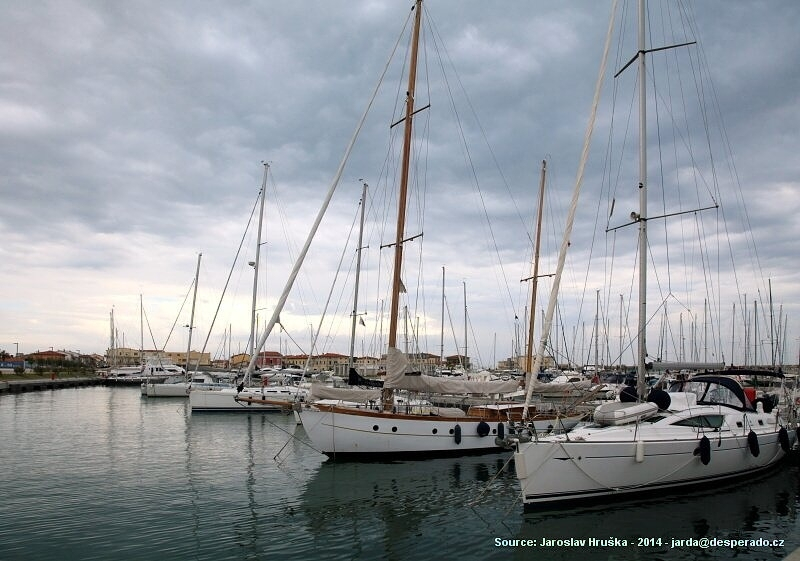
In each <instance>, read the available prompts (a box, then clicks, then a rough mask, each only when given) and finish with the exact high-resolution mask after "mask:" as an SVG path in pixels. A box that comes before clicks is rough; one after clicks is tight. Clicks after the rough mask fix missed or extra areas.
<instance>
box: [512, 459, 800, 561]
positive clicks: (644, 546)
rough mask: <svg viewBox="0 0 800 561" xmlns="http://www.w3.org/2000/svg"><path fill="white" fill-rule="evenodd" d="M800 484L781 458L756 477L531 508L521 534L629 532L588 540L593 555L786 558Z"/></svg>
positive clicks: (554, 553)
mask: <svg viewBox="0 0 800 561" xmlns="http://www.w3.org/2000/svg"><path fill="white" fill-rule="evenodd" d="M798 492H799V489H798V469H797V468H796V467H789V466H784V467H783V468H781V469H778V470H777V471H773V472H771V473H770V474H767V475H763V476H761V477H759V478H757V479H755V480H750V481H745V482H739V483H735V484H730V485H726V486H724V487H715V488H713V489H711V488H709V489H704V490H703V489H701V490H699V491H693V492H687V493H684V494H681V495H672V496H668V497H664V498H652V499H646V500H640V501H627V502H619V503H614V501H613V499H611V500H610V501H609V502H608V504H606V505H602V506H594V507H591V508H583V509H581V510H579V511H576V512H566V513H563V512H550V513H548V512H542V513H541V514H527V515H526V516H525V517H524V523H523V525H522V527H521V528H520V531H519V534H518V535H517V537H518V538H521V539H536V540H539V541H540V542H541V540H542V538H548V539H568V538H576V539H587V540H588V538H597V539H600V540H608V541H610V540H611V539H612V538H618V539H620V540H627V544H628V545H627V547H624V548H621V547H619V546H611V547H587V548H586V549H585V550H584V553H585V554H586V557H585V558H588V559H637V558H640V556H641V557H644V556H645V554H646V556H647V557H648V558H653V559H696V558H698V557H703V558H709V559H732V558H734V557H735V558H738V559H782V558H783V557H785V556H786V555H787V554H788V553H790V552H791V551H792V550H793V549H794V548H795V547H797V538H796V537H795V536H794V534H795V532H796V530H795V528H796V526H797V511H798ZM640 538H641V540H640ZM700 538H717V539H720V540H725V539H727V540H758V539H759V538H765V539H768V540H774V539H778V540H785V543H784V545H783V546H780V547H771V546H766V545H758V546H747V545H741V546H736V547H733V548H731V547H730V546H709V547H708V548H706V549H701V548H700V547H699V546H691V545H690V546H688V547H687V546H686V545H684V544H685V543H686V540H691V539H694V540H699V539H700ZM659 539H660V545H658V541H657V540H659ZM673 540H684V541H683V542H682V543H679V542H677V541H673ZM589 543H590V542H588V541H587V545H588V544H589ZM595 543H597V542H595ZM690 543H694V542H690ZM760 543H763V541H762V542H760ZM547 551H548V558H550V559H574V550H572V551H571V549H570V548H569V547H550V548H548V549H547Z"/></svg>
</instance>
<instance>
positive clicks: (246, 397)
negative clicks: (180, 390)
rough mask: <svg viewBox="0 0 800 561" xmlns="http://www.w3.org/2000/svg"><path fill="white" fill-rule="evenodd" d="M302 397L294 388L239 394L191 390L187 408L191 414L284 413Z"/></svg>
mask: <svg viewBox="0 0 800 561" xmlns="http://www.w3.org/2000/svg"><path fill="white" fill-rule="evenodd" d="M303 396H304V392H303V390H298V388H296V387H294V386H268V387H265V388H245V389H243V390H242V391H241V392H237V391H236V389H235V388H231V389H222V390H192V391H191V392H189V406H190V408H191V410H192V412H196V411H237V412H251V411H285V410H286V409H288V408H290V407H291V406H292V404H293V403H294V402H295V401H297V400H298V399H299V398H301V397H303ZM250 400H253V401H250ZM258 400H261V401H264V402H265V403H259V402H258Z"/></svg>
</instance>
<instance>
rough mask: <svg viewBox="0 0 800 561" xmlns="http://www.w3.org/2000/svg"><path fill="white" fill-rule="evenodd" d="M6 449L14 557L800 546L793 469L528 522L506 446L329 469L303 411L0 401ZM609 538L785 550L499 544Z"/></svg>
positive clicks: (142, 402)
mask: <svg viewBox="0 0 800 561" xmlns="http://www.w3.org/2000/svg"><path fill="white" fill-rule="evenodd" d="M293 435H294V436H295V438H293V437H292V436H293ZM0 441H2V443H3V444H2V448H1V449H0V489H2V491H3V500H2V501H0V559H2V560H3V561H9V560H11V561H16V560H24V561H27V560H29V559H37V560H42V561H50V560H53V561H55V560H59V561H61V560H63V559H82V560H83V559H88V560H91V559H98V560H100V559H103V560H104V559H114V560H115V561H127V560H141V559H165V560H173V559H174V560H179V561H182V560H184V559H185V560H189V559H191V560H201V561H205V560H209V561H211V560H213V561H218V560H225V559H231V560H241V559H248V560H264V561H273V560H274V559H281V560H284V559H285V560H292V559H314V560H315V561H316V560H318V559H336V560H339V559H359V560H362V559H390V560H397V561H414V560H416V559H424V560H428V559H431V558H439V557H442V558H447V559H450V558H458V559H459V560H471V559H480V560H484V559H497V560H503V559H530V558H534V559H545V560H549V559H577V558H580V559H620V560H622V559H644V558H647V559H650V558H655V559H694V558H697V557H706V558H712V559H730V558H734V557H735V558H736V559H748V560H750V559H781V558H782V557H783V556H784V555H786V554H787V553H788V552H790V551H792V550H793V549H794V548H795V547H797V546H798V539H797V538H795V537H794V536H795V535H796V534H798V532H797V529H798V521H797V506H798V492H799V491H798V473H799V471H798V468H797V467H792V468H786V469H783V470H781V471H779V472H776V473H773V474H772V475H769V476H766V477H763V478H761V479H760V480H758V481H757V482H752V483H748V484H738V485H735V486H729V487H727V488H725V489H722V490H719V489H718V490H707V491H700V492H694V493H692V494H691V495H682V496H680V497H669V498H664V499H661V500H656V499H649V500H647V501H642V502H625V503H622V502H618V503H616V502H612V503H610V504H609V505H607V506H604V507H593V508H590V509H586V508H584V509H580V510H570V511H564V512H551V513H542V514H528V515H523V513H522V506H521V504H520V502H519V500H518V495H519V490H518V489H519V486H518V483H517V480H516V478H515V476H514V471H513V463H512V464H507V462H508V460H509V459H510V456H509V455H508V454H506V453H503V454H490V455H487V456H473V457H466V458H449V459H437V460H426V461H413V462H393V463H370V464H364V463H331V462H327V461H325V457H324V456H322V455H321V454H318V453H317V452H315V451H313V450H312V449H311V448H310V447H309V445H308V444H307V438H306V436H305V432H304V431H303V429H302V427H298V426H296V425H295V423H294V420H293V418H292V417H291V416H283V415H281V414H263V413H257V414H237V413H232V414H225V413H222V414H210V415H191V413H190V412H189V411H188V407H187V404H186V403H185V401H181V400H177V401H176V400H148V399H145V398H142V397H141V395H140V393H139V391H138V388H83V389H75V390H58V391H51V392H41V393H30V394H18V395H6V396H0ZM613 537H616V538H621V539H628V540H633V539H634V538H636V537H651V538H654V537H661V538H662V540H671V539H672V538H676V539H686V538H699V537H717V538H740V537H742V538H758V537H767V538H770V539H773V538H776V539H786V540H787V544H786V547H784V548H772V549H771V548H763V547H762V548H758V547H743V548H739V549H736V550H735V551H733V550H730V549H727V550H726V549H721V548H716V549H714V548H710V549H707V550H704V551H702V552H698V551H697V550H694V549H687V548H675V549H670V547H669V544H668V543H667V544H666V545H664V542H663V541H662V545H661V546H654V547H648V548H644V549H643V548H637V547H631V546H628V547H625V548H619V547H615V548H610V547H606V548H601V547H584V548H580V551H576V549H575V548H574V547H572V548H568V547H561V548H558V547H547V548H542V547H537V550H536V551H531V550H530V549H527V548H517V547H504V546H503V543H508V540H515V539H516V540H519V539H537V540H539V539H542V538H548V539H565V538H567V539H568V538H576V539H580V538H586V539H588V538H598V539H608V538H613ZM502 540H506V542H503V541H502ZM498 542H499V543H498Z"/></svg>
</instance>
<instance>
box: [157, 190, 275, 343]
mask: <svg viewBox="0 0 800 561" xmlns="http://www.w3.org/2000/svg"><path fill="white" fill-rule="evenodd" d="M258 193H259V195H258V196H257V197H256V198H255V201H253V208H252V209H250V217H249V218H248V219H247V225H246V226H245V229H244V233H243V234H242V239H241V240H239V247H238V248H237V249H236V255H234V257H233V263H231V267H230V270H229V271H228V278H227V279H225V285H224V286H223V287H222V294H220V297H219V302H217V309H216V310H214V317H213V319H212V320H211V325H210V326H209V328H208V334H207V335H206V340H205V341H204V342H203V348H202V350H201V351H200V352H201V353H203V352H205V350H206V345H207V344H208V340H209V338H210V337H211V333H212V332H213V330H214V324H215V323H216V321H217V316H218V314H219V310H220V307H221V306H222V300H223V299H224V298H225V293H226V291H227V290H228V284H229V283H230V281H231V277H232V276H233V271H234V269H235V267H236V262H237V261H238V260H239V254H240V253H241V251H242V247H243V246H244V242H245V239H246V238H247V232H248V230H249V229H250V225H251V224H252V223H253V216H254V215H255V213H256V208H257V207H258V200H259V197H260V195H261V189H259V190H258ZM192 283H194V280H192ZM189 290H191V286H190V288H189ZM188 297H189V292H187V293H186V298H185V299H184V301H183V304H181V309H183V305H184V304H186V299H188ZM179 314H180V312H179ZM177 321H178V320H177V318H176V319H175V322H176V323H177ZM172 328H173V329H174V328H175V325H174V324H173V326H172ZM170 334H172V330H170ZM167 340H169V336H168V337H167ZM164 346H165V347H166V343H165V344H164Z"/></svg>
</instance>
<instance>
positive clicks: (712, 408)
mask: <svg viewBox="0 0 800 561" xmlns="http://www.w3.org/2000/svg"><path fill="white" fill-rule="evenodd" d="M644 9H645V4H644V0H640V3H639V11H640V13H639V26H640V29H639V35H638V36H639V51H638V54H637V55H636V58H635V59H634V60H638V62H639V89H640V92H639V99H640V106H639V114H640V116H639V118H640V123H641V125H640V135H639V136H640V138H639V141H640V156H641V159H642V162H641V164H640V172H639V173H640V177H639V184H638V189H639V191H640V192H641V196H640V198H639V201H640V207H639V212H638V214H637V213H632V219H633V222H634V223H638V226H639V250H640V252H641V253H640V254H639V257H638V266H639V275H640V279H639V287H640V289H639V313H640V316H639V327H638V337H639V345H638V351H639V352H638V355H639V356H638V369H637V387H636V388H633V387H631V388H629V390H630V391H629V392H623V393H622V394H621V398H622V399H621V400H620V401H615V402H610V403H605V404H602V405H600V406H598V407H597V408H596V410H595V412H594V423H593V424H590V425H586V426H584V427H580V428H576V429H575V430H573V431H572V432H570V433H568V434H566V435H554V436H547V437H544V438H530V437H526V436H524V435H519V434H514V435H512V436H510V437H509V438H508V439H507V440H508V442H509V443H510V444H511V445H512V447H513V448H514V463H515V466H516V474H517V477H518V479H519V482H520V486H521V494H522V500H523V503H524V506H525V507H526V508H527V509H531V508H536V507H542V506H545V507H546V506H562V505H565V504H567V503H571V502H574V501H585V500H598V499H605V500H608V498H609V497H619V496H638V495H640V494H642V493H645V492H653V491H671V490H672V489H675V488H679V487H685V486H688V485H693V484H703V485H708V484H711V483H716V482H719V481H724V480H729V479H731V478H734V477H742V476H748V475H752V474H755V473H756V472H759V471H762V470H765V469H768V468H770V467H772V466H774V465H776V464H777V463H778V462H779V461H780V460H781V459H782V458H784V456H785V455H786V453H787V452H788V451H789V449H790V448H791V447H792V446H793V444H794V441H795V431H794V430H793V429H794V426H793V425H792V423H791V419H790V418H787V417H786V415H785V412H782V411H780V410H778V409H777V408H775V409H773V408H772V407H771V405H770V404H764V403H763V402H756V403H754V402H752V401H751V400H750V399H749V398H748V397H747V395H746V393H745V391H744V390H743V388H742V386H741V384H740V383H739V381H738V377H737V376H731V375H729V372H728V371H723V372H715V373H708V374H702V375H695V376H693V377H691V378H689V379H688V380H679V381H676V382H675V383H674V384H673V385H672V386H671V387H670V388H669V391H664V390H660V389H654V390H651V391H650V392H649V394H648V393H646V392H647V387H646V384H645V377H646V370H645V359H646V347H645V344H644V334H645V330H646V327H647V326H646V321H647V317H646V314H645V297H646V290H645V288H646V279H647V276H646V269H647V263H648V261H649V260H650V255H649V254H648V249H649V246H648V243H647V217H648V214H647V198H646V189H647V171H646V170H647V166H646V152H645V149H646V134H645V123H646V118H645V117H646V108H645V95H644V88H645V80H646V76H647V72H646V69H645V63H644V61H645V55H646V54H647V53H649V52H650V51H649V50H648V47H647V45H646V44H645V31H644V25H645V21H646V15H645V11H644ZM687 44H690V43H687ZM687 44H684V45H677V46H679V47H680V46H685V45H687ZM665 48H670V47H665ZM654 50H663V49H654ZM576 190H577V186H576ZM569 223H570V222H569V221H568V224H569ZM568 239H569V226H568V227H567V231H566V233H565V240H568ZM566 245H567V244H563V245H562V252H561V254H560V256H559V273H557V275H556V279H557V280H556V283H557V281H558V279H559V278H560V270H561V269H563V263H564V256H565V252H566ZM557 290H558V288H557V285H556V287H555V289H554V291H553V294H557ZM554 304H555V302H554V298H553V295H552V294H551V301H550V303H549V308H548V314H547V315H548V318H552V311H553V310H552V307H553V306H554ZM548 327H549V326H547V325H546V326H545V329H544V331H545V335H543V338H542V343H541V344H540V348H541V347H542V346H543V344H544V342H545V341H546V337H547V335H546V332H547V330H548ZM737 374H741V373H737ZM789 415H790V416H791V415H792V413H791V412H789Z"/></svg>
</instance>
